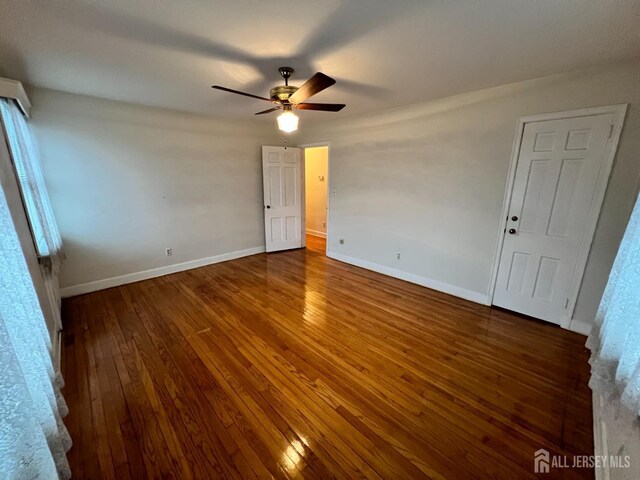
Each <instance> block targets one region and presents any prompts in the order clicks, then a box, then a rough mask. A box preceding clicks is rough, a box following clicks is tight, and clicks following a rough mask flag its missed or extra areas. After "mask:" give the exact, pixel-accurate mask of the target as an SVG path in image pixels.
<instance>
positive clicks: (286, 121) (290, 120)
mask: <svg viewBox="0 0 640 480" xmlns="http://www.w3.org/2000/svg"><path fill="white" fill-rule="evenodd" d="M278 128H279V129H280V130H282V131H283V132H287V133H291V132H295V131H296V130H297V129H298V116H297V115H296V114H295V113H293V112H292V111H291V109H290V108H289V109H285V111H284V112H282V113H281V114H280V115H278Z"/></svg>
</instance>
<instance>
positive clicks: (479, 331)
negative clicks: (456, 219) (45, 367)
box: [64, 238, 593, 479]
mask: <svg viewBox="0 0 640 480" xmlns="http://www.w3.org/2000/svg"><path fill="white" fill-rule="evenodd" d="M64 318H65V324H66V329H65V333H64V335H65V347H64V373H65V379H66V382H67V386H66V387H65V390H64V393H65V395H66V398H67V401H68V403H69V407H70V411H71V413H70V414H69V416H68V418H67V425H68V427H69V430H70V432H71V435H72V437H73V440H74V447H73V448H72V450H71V452H70V456H69V457H70V462H71V466H72V469H73V472H74V478H82V479H85V478H118V479H124V478H135V479H142V478H152V477H153V478H160V477H163V478H180V479H183V478H207V479H209V478H217V477H221V478H270V477H276V478H292V477H308V478H332V477H335V478H344V479H352V478H358V477H367V478H380V477H382V478H403V479H406V478H450V479H451V478H453V479H466V478H485V477H493V478H504V479H514V478H535V475H534V473H533V454H534V452H535V451H536V450H538V449H539V448H545V449H547V450H549V451H550V452H551V453H552V454H553V453H555V454H566V455H568V456H569V457H572V456H573V455H586V454H592V453H593V447H592V444H593V438H592V426H591V396H590V392H589V390H588V388H587V378H588V372H589V369H588V365H587V352H586V351H585V349H584V337H581V336H579V335H577V334H573V333H571V332H567V331H564V330H560V329H559V328H557V327H554V326H552V325H548V324H544V323H542V322H537V321H532V320H528V319H525V318H522V317H520V316H518V315H515V314H510V313H507V312H504V311H497V310H492V309H490V308H488V307H484V306H481V305H477V304H474V303H470V302H467V301H464V300H460V299H457V298H455V297H451V296H448V295H445V294H441V293H438V292H435V291H432V290H428V289H426V288H422V287H419V286H416V285H412V284H410V283H406V282H403V281H400V280H396V279H393V278H389V277H385V276H382V275H379V274H376V273H373V272H369V271H367V270H363V269H359V268H356V267H352V266H350V265H346V264H344V263H340V262H337V261H334V260H332V259H329V258H327V257H326V256H325V255H324V241H323V240H322V239H317V238H310V240H309V241H308V248H307V249H302V250H294V251H289V252H281V253H275V254H269V255H266V254H260V255H255V256H252V257H246V258H242V259H238V260H233V261H229V262H225V263H220V264H217V265H211V266H208V267H203V268H199V269H195V270H190V271H187V272H181V273H177V274H173V275H168V276H165V277H161V278H157V279H153V280H147V281H143V282H139V283H135V284H131V285H126V286H122V287H117V288H113V289H110V290H105V291H101V292H96V293H93V294H88V295H84V296H80V297H76V298H72V299H68V300H65V302H64ZM546 477H547V478H592V477H593V472H592V471H590V470H575V471H572V470H556V471H553V470H552V471H551V473H550V474H547V475H546Z"/></svg>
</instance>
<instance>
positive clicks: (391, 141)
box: [298, 62, 640, 331]
mask: <svg viewBox="0 0 640 480" xmlns="http://www.w3.org/2000/svg"><path fill="white" fill-rule="evenodd" d="M619 103H629V110H628V113H627V118H626V121H625V125H624V129H623V132H622V136H621V139H620V144H619V148H618V154H617V156H616V159H615V162H614V166H613V170H612V173H611V177H610V181H609V186H608V189H607V194H606V197H605V200H604V204H603V207H602V212H601V218H600V220H599V222H598V227H597V229H596V233H595V238H594V242H593V246H592V249H591V254H590V256H589V260H588V263H587V267H586V272H585V275H584V281H583V285H582V288H581V291H580V295H579V298H578V302H577V305H576V309H575V313H574V319H575V321H574V323H572V327H573V328H576V329H581V330H583V331H584V330H585V328H586V329H587V330H588V326H589V325H590V324H591V322H592V321H593V318H594V315H595V312H596V309H597V305H598V303H599V301H600V297H601V296H602V292H603V289H604V286H605V284H606V281H607V277H608V274H609V271H610V269H611V265H612V262H613V259H614V257H615V254H616V250H617V248H618V245H619V243H620V240H621V238H622V234H623V232H624V229H625V226H626V223H627V220H628V218H629V214H630V212H631V207H632V204H633V200H634V197H635V195H636V192H637V188H638V177H639V174H640V64H639V63H638V62H631V63H626V64H619V65H613V66H608V67H606V68H599V69H594V70H589V71H582V72H577V73H574V74H569V75H558V76H553V77H546V78H542V79H537V80H532V81H527V82H522V83H518V84H513V85H506V86H503V87H497V88H492V89H487V90H483V91H478V92H472V93H468V94H465V95H459V96H456V97H451V98H446V99H442V100H438V101H435V102H430V103H423V104H418V105H412V106H408V107H406V108H402V109H394V110H389V111H385V112H380V113H377V114H373V115H367V116H362V117H352V118H344V119H343V118H334V117H332V119H331V122H327V123H323V124H316V125H305V128H304V129H303V130H301V132H300V133H299V134H298V137H299V142H300V143H313V142H330V143H331V192H332V196H331V212H330V218H329V222H330V224H329V238H328V241H327V247H328V251H329V253H330V254H331V253H332V252H333V253H336V254H338V255H341V256H342V258H343V259H344V258H347V259H352V261H357V262H359V263H360V264H361V265H363V266H369V267H375V268H377V269H378V270H382V271H386V272H389V273H394V272H395V274H400V275H402V276H404V277H405V278H407V279H411V280H414V281H418V282H422V283H423V284H428V285H432V286H434V287H435V288H439V289H444V290H446V291H449V292H451V293H454V294H457V295H461V296H466V297H467V298H472V299H474V300H476V301H482V300H483V299H485V300H486V299H487V296H488V294H489V284H490V278H491V267H492V264H493V259H494V254H495V252H496V246H497V240H498V233H499V232H498V230H499V222H500V216H501V208H502V201H503V195H504V191H505V185H506V180H507V171H508V167H509V161H510V157H511V148H512V145H513V136H514V132H515V128H516V124H517V121H518V118H519V117H522V116H525V115H534V114H540V113H548V112H558V111H566V110H573V109H579V108H584V107H592V106H601V105H612V104H619ZM334 191H335V192H336V194H335V195H333V192H334ZM341 238H343V239H344V244H342V245H341V244H340V243H339V239H341ZM398 252H400V253H401V254H402V255H401V259H400V260H398V259H397V253H398Z"/></svg>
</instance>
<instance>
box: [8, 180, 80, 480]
mask: <svg viewBox="0 0 640 480" xmlns="http://www.w3.org/2000/svg"><path fill="white" fill-rule="evenodd" d="M51 356H52V345H51V339H50V337H49V332H48V331H47V329H46V326H45V321H44V318H43V315H42V311H41V309H40V303H39V301H38V297H37V296H36V292H35V290H34V287H33V283H32V280H31V277H30V275H29V269H28V267H27V263H26V261H25V258H24V255H23V253H22V249H21V247H20V242H19V240H18V236H17V234H16V231H15V227H14V224H13V220H12V218H11V215H10V212H9V208H8V206H7V201H6V198H5V195H4V192H3V191H2V189H0V478H24V479H35V478H42V479H55V478H58V477H60V478H69V477H70V476H71V473H70V471H69V466H68V464H67V458H66V452H67V451H68V450H69V448H70V447H71V439H70V438H69V434H68V433H67V429H66V428H65V426H64V424H63V423H62V420H61V416H63V415H65V414H66V412H67V407H66V405H65V403H64V400H63V398H62V395H61V394H60V387H61V386H62V379H61V378H60V377H59V376H57V375H56V373H55V370H54V368H53V363H52V360H51Z"/></svg>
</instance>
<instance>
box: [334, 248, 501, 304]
mask: <svg viewBox="0 0 640 480" xmlns="http://www.w3.org/2000/svg"><path fill="white" fill-rule="evenodd" d="M327 257H330V258H333V259H335V260H340V261H341V262H345V263H349V264H351V265H355V266H356V267H361V268H366V269H367V270H372V271H374V272H378V273H382V274H383V275H388V276H390V277H394V278H399V279H400V280H405V281H407V282H411V283H416V284H418V285H422V286H423V287H427V288H431V289H432V290H438V291H439V292H444V293H448V294H449V295H453V296H455V297H460V298H464V299H465V300H470V301H472V302H476V303H481V304H482V305H490V301H489V296H488V295H487V294H485V293H480V292H475V291H473V290H467V289H466V288H460V287H456V286H455V285H451V284H449V283H444V282H440V281H438V280H432V279H430V278H426V277H421V276H420V275H415V274H413V273H407V272H403V271H402V270H398V269H395V268H391V267H386V266H384V265H379V264H377V263H373V262H369V261H367V260H361V259H359V258H354V257H350V256H348V255H343V254H342V253H337V252H334V251H327Z"/></svg>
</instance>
